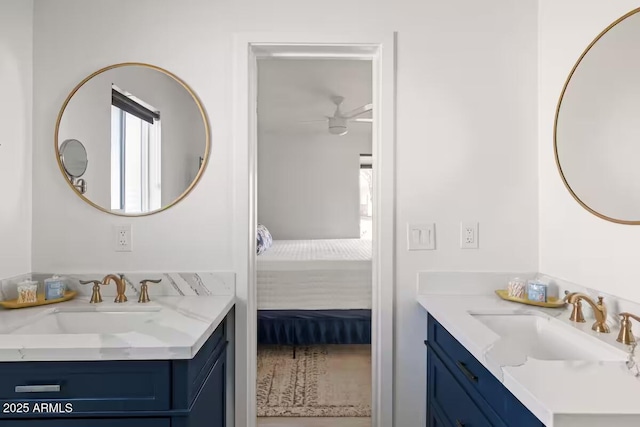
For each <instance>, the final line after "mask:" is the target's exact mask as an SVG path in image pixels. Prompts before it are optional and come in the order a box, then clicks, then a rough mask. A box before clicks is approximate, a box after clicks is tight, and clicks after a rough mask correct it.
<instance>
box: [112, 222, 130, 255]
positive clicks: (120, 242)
mask: <svg viewBox="0 0 640 427" xmlns="http://www.w3.org/2000/svg"><path fill="white" fill-rule="evenodd" d="M114 244H115V251H116V252H131V251H132V250H133V242H132V240H131V224H127V225H116V226H115V227H114Z"/></svg>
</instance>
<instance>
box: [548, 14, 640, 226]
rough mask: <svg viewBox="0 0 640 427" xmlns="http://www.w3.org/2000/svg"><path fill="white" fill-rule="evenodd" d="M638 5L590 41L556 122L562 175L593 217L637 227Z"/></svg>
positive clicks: (639, 120) (639, 156) (639, 208)
mask: <svg viewBox="0 0 640 427" xmlns="http://www.w3.org/2000/svg"><path fill="white" fill-rule="evenodd" d="M639 12H640V8H638V9H635V10H633V11H631V12H629V13H627V14H626V15H624V16H622V17H621V18H619V19H617V20H616V21H615V22H613V23H612V24H611V25H609V26H608V27H607V28H606V29H604V31H602V32H601V33H600V34H599V35H598V36H597V37H596V38H595V40H594V41H593V42H592V43H591V44H589V46H588V47H587V48H586V50H585V51H584V52H583V53H582V55H581V56H580V58H579V59H578V61H577V63H576V64H575V66H574V67H573V69H572V70H571V73H570V74H569V77H568V79H567V81H566V83H565V85H564V88H563V90H562V93H561V95H560V100H559V102H558V107H557V110H556V118H555V125H554V152H555V158H556V164H557V166H558V170H559V172H560V176H561V177H562V180H563V182H564V184H565V186H566V188H567V190H569V192H570V193H571V195H572V196H573V197H574V198H575V200H576V201H577V202H578V203H579V204H580V205H582V207H584V208H585V209H586V210H588V211H589V212H591V213H592V214H594V215H596V216H598V217H600V218H602V219H605V220H608V221H612V222H616V223H620V224H636V225H637V224H640V168H639V167H638V163H639V159H640V78H638V76H640V55H638V50H637V49H638V43H637V42H638V40H640V13H639Z"/></svg>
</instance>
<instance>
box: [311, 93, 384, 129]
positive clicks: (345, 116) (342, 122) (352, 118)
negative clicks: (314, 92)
mask: <svg viewBox="0 0 640 427" xmlns="http://www.w3.org/2000/svg"><path fill="white" fill-rule="evenodd" d="M331 101H332V102H333V103H334V104H336V111H335V112H334V113H333V116H325V118H324V119H321V120H308V121H306V123H312V122H326V123H327V124H328V125H329V133H330V134H332V135H338V136H342V135H345V134H346V133H347V132H348V131H349V128H348V127H347V124H348V123H349V122H356V123H372V122H373V119H369V118H361V117H358V116H361V115H363V114H364V113H368V112H369V111H371V110H373V104H365V105H363V106H361V107H358V108H356V109H355V110H351V111H349V112H347V113H343V112H342V109H341V108H340V106H341V105H342V103H343V102H344V97H342V96H332V97H331Z"/></svg>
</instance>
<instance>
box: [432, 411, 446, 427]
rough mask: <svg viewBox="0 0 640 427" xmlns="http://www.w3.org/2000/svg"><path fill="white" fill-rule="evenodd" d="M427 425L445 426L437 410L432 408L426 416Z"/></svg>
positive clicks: (433, 426)
mask: <svg viewBox="0 0 640 427" xmlns="http://www.w3.org/2000/svg"><path fill="white" fill-rule="evenodd" d="M427 427H447V424H445V423H444V421H442V418H440V415H439V414H438V412H437V411H436V410H434V409H433V408H432V409H431V410H430V411H429V415H428V418H427Z"/></svg>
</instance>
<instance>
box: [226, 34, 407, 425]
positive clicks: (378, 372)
mask: <svg viewBox="0 0 640 427" xmlns="http://www.w3.org/2000/svg"><path fill="white" fill-rule="evenodd" d="M233 56H234V74H233V79H234V85H233V104H234V123H233V126H234V163H233V166H234V184H235V185H234V224H233V227H234V230H233V236H234V248H233V250H234V252H233V253H234V259H235V271H236V300H237V301H236V332H235V339H236V360H235V379H236V382H235V414H234V415H235V417H234V418H235V425H236V426H237V427H244V426H246V427H255V425H256V379H257V373H256V371H257V354H256V352H257V292H256V237H255V236H256V224H257V212H256V210H257V163H258V162H257V148H258V146H257V87H258V83H257V73H258V70H257V60H258V58H261V57H282V58H300V59H369V60H371V61H372V65H373V67H372V68H373V80H372V81H373V100H372V101H373V118H374V121H373V124H372V136H373V141H372V153H373V159H374V163H373V168H374V204H373V258H372V264H373V270H372V271H373V275H372V276H373V280H372V312H371V313H372V334H371V335H372V401H371V403H372V414H371V415H372V427H391V426H393V394H394V393H393V389H394V383H393V343H394V340H393V332H394V323H393V321H394V314H393V310H394V304H395V265H396V257H395V239H396V236H395V215H396V212H395V206H396V203H395V200H396V178H395V151H396V142H395V140H396V128H395V121H396V108H395V107H396V34H395V33H393V32H384V33H366V34H336V33H326V34H308V33H301V34H300V33H291V34H288V33H282V34H280V33H237V34H235V35H234V46H233Z"/></svg>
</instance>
